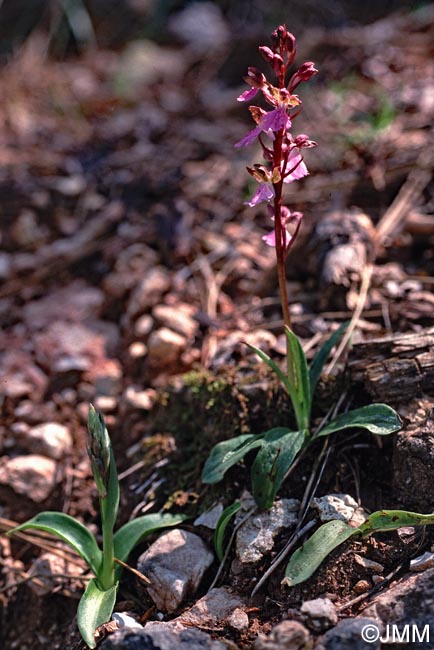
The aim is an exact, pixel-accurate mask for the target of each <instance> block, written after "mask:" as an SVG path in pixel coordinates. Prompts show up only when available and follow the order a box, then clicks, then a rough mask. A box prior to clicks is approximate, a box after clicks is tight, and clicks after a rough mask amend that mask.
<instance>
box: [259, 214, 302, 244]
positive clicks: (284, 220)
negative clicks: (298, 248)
mask: <svg viewBox="0 0 434 650" xmlns="http://www.w3.org/2000/svg"><path fill="white" fill-rule="evenodd" d="M271 218H272V219H273V221H274V217H271ZM302 218H303V213H302V212H290V211H289V210H288V208H286V207H285V206H283V207H282V211H281V216H280V219H281V224H282V238H283V242H282V243H283V246H284V248H285V251H286V252H288V251H289V249H290V247H291V245H292V243H293V242H294V240H295V237H296V235H297V232H298V228H299V226H300V222H301V220H302ZM289 222H292V223H293V224H294V226H295V229H294V232H293V234H291V233H290V232H288V227H287V226H288V223H289ZM262 239H263V241H264V242H265V243H266V244H267V246H276V231H275V229H273V230H272V231H271V232H269V233H268V234H266V235H263V237H262Z"/></svg>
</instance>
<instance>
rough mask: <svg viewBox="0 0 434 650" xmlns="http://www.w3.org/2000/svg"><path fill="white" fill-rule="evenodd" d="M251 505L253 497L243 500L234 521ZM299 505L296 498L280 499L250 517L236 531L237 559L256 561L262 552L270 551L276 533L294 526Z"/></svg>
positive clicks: (240, 517) (242, 515)
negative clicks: (264, 510)
mask: <svg viewBox="0 0 434 650" xmlns="http://www.w3.org/2000/svg"><path fill="white" fill-rule="evenodd" d="M253 505H254V501H253V499H249V500H245V501H244V502H243V507H242V509H241V510H239V511H238V513H237V515H236V517H235V522H236V523H238V522H239V521H241V519H242V518H243V517H244V516H245V514H246V510H248V509H249V507H251V506H253ZM299 507H300V502H299V501H298V500H297V499H280V500H277V501H276V502H275V503H274V505H273V507H272V508H270V510H267V511H266V512H261V513H259V514H257V515H254V516H252V517H250V518H249V519H248V520H247V521H246V522H245V523H244V524H242V526H241V527H240V528H239V529H238V531H237V536H236V554H237V557H238V559H239V560H240V561H241V562H243V563H248V562H258V561H259V560H260V559H261V558H262V556H263V555H264V553H267V552H268V551H271V549H272V548H273V546H274V538H275V537H276V535H278V534H279V533H280V532H281V531H282V530H283V529H284V528H289V527H291V526H295V524H296V522H297V516H298V509H299Z"/></svg>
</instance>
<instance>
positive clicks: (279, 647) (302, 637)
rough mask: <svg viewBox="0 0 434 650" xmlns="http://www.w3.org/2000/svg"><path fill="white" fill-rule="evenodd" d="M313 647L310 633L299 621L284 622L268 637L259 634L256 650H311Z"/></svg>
mask: <svg viewBox="0 0 434 650" xmlns="http://www.w3.org/2000/svg"><path fill="white" fill-rule="evenodd" d="M312 646H313V641H312V638H311V636H310V634H309V631H308V630H306V628H305V627H304V625H302V624H301V623H298V622H297V621H282V622H281V623H279V624H278V625H276V626H275V627H273V629H272V630H271V633H270V634H269V635H268V636H265V634H259V635H258V638H257V639H256V641H255V644H254V646H253V647H254V649H255V650H311V648H312Z"/></svg>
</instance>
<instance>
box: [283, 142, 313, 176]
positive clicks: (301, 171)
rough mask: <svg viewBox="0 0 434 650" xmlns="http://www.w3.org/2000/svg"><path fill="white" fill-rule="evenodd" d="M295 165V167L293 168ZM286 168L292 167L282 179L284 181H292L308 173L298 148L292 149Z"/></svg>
mask: <svg viewBox="0 0 434 650" xmlns="http://www.w3.org/2000/svg"><path fill="white" fill-rule="evenodd" d="M294 167H295V169H294ZM287 169H294V171H292V172H291V173H290V174H289V175H288V176H285V178H284V179H283V182H284V183H292V181H298V180H299V179H300V178H304V177H305V176H308V175H309V172H308V170H307V167H306V165H305V164H304V162H303V160H302V157H301V155H300V153H299V152H298V149H293V150H292V151H291V153H290V155H289V158H288V164H287Z"/></svg>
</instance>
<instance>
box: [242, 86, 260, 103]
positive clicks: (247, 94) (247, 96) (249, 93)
mask: <svg viewBox="0 0 434 650" xmlns="http://www.w3.org/2000/svg"><path fill="white" fill-rule="evenodd" d="M257 92H258V88H250V89H249V90H245V91H244V92H243V93H241V95H239V97H237V102H249V101H250V100H251V99H253V97H255V95H256V94H257Z"/></svg>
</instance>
